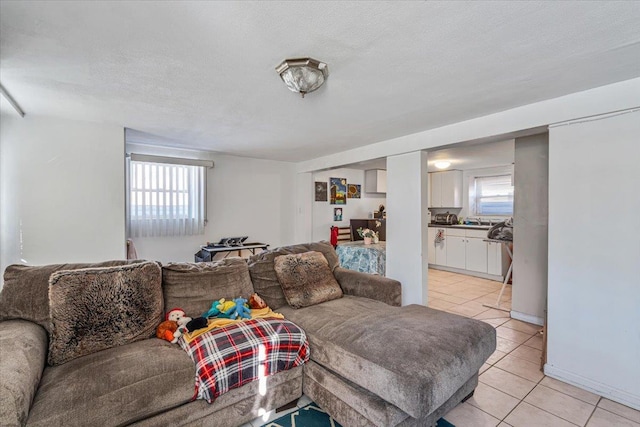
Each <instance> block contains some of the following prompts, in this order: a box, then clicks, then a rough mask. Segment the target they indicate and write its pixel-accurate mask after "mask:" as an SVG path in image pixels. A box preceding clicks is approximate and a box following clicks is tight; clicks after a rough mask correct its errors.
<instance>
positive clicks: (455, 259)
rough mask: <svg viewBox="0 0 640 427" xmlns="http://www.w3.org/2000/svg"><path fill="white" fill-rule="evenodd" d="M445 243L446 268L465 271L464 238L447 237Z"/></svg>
mask: <svg viewBox="0 0 640 427" xmlns="http://www.w3.org/2000/svg"><path fill="white" fill-rule="evenodd" d="M445 240H446V242H447V263H446V264H445V265H446V266H447V267H453V268H461V269H463V270H464V269H465V260H466V255H465V251H466V240H467V239H466V238H465V237H460V236H448V235H447V237H446V238H445Z"/></svg>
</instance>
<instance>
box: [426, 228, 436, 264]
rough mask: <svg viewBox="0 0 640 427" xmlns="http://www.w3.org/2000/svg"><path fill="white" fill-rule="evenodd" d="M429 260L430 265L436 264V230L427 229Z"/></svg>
mask: <svg viewBox="0 0 640 427" xmlns="http://www.w3.org/2000/svg"><path fill="white" fill-rule="evenodd" d="M427 260H428V262H429V264H435V263H436V229H435V228H433V227H429V228H428V229H427Z"/></svg>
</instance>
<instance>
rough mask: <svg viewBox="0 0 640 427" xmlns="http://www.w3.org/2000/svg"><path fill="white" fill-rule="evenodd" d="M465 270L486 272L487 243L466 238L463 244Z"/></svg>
mask: <svg viewBox="0 0 640 427" xmlns="http://www.w3.org/2000/svg"><path fill="white" fill-rule="evenodd" d="M465 255H466V256H465V270H471V271H477V272H479V273H486V272H487V242H485V241H484V240H483V239H478V238H468V239H466V242H465Z"/></svg>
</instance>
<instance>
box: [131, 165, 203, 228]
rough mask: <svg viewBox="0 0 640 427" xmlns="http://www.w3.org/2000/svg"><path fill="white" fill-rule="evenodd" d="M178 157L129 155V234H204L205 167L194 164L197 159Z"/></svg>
mask: <svg viewBox="0 0 640 427" xmlns="http://www.w3.org/2000/svg"><path fill="white" fill-rule="evenodd" d="M139 159H144V160H139ZM148 160H152V161H148ZM179 160H180V159H170V158H160V157H154V156H136V155H132V156H131V160H130V161H129V165H130V167H129V180H128V182H129V191H128V195H129V199H128V203H127V220H128V226H129V227H128V230H129V237H152V236H186V235H195V234H204V226H205V224H206V176H207V173H206V172H207V169H206V167H205V166H200V165H198V164H197V163H199V162H198V161H192V162H190V161H188V160H184V162H185V163H196V164H178V163H177V162H178V161H179ZM163 161H170V163H163Z"/></svg>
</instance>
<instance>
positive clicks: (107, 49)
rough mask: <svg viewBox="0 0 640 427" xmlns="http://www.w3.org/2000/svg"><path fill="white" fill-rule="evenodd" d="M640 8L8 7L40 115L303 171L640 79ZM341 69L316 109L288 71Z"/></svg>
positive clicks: (3, 38)
mask: <svg viewBox="0 0 640 427" xmlns="http://www.w3.org/2000/svg"><path fill="white" fill-rule="evenodd" d="M638 22H640V2H637V1H629V2H608V1H602V2H599V1H590V2H548V1H540V2H536V1H534V2H426V1H423V2H319V1H310V2H280V1H273V2H266V1H265V2H161V1H156V2H150V1H146V2H116V1H113V2H56V1H47V2H29V1H22V2H12V1H11V2H10V1H1V2H0V80H1V82H2V84H3V85H4V86H5V88H6V89H7V90H8V91H9V92H10V93H11V94H12V95H13V97H14V98H15V99H16V101H17V102H18V103H19V104H20V105H21V106H22V108H23V109H24V110H25V112H26V113H27V114H32V115H47V116H56V117H67V118H73V119H78V120H90V121H99V122H104V123H111V124H116V125H119V126H124V127H128V128H132V129H136V130H138V131H139V132H134V133H132V135H137V139H138V142H149V139H148V135H146V134H152V135H157V136H161V137H163V140H162V141H161V143H163V144H167V145H178V146H185V147H190V148H199V149H207V150H214V151H221V152H227V153H232V154H237V155H243V156H251V157H260V158H269V159H279V160H286V161H300V160H307V159H312V158H315V157H319V156H322V155H327V154H331V153H335V152H340V151H343V150H346V149H349V148H354V147H358V146H362V145H366V144H371V143H373V142H377V141H381V140H385V139H390V138H394V137H397V136H401V135H406V134H410V133H414V132H419V131H423V130H426V129H431V128H434V127H438V126H442V125H445V124H449V123H455V122H459V121H462V120H466V119H470V118H473V117H479V116H483V115H486V114H490V113H494V112H498V111H503V110H506V109H510V108H513V107H516V106H520V105H525V104H529V103H532V102H536V101H540V100H544V99H549V98H553V97H557V96H562V95H565V94H568V93H572V92H577V91H581V90H585V89H589V88H593V87H597V86H602V85H605V84H609V83H613V82H617V81H622V80H627V79H630V78H634V77H638V76H640V25H638ZM299 56H312V57H314V58H316V59H319V60H322V61H325V62H326V63H327V64H328V65H329V70H330V76H329V78H328V80H327V83H326V84H325V85H324V86H323V87H322V88H320V89H319V90H318V91H317V92H314V93H312V94H309V95H307V97H306V98H305V99H301V98H300V97H299V96H296V95H295V94H294V93H292V92H290V91H289V90H288V89H287V88H286V87H285V85H284V84H283V83H282V82H281V81H280V79H279V77H278V75H277V74H276V73H275V71H274V67H275V66H276V65H278V63H279V62H280V61H282V60H283V59H284V58H286V57H299Z"/></svg>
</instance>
